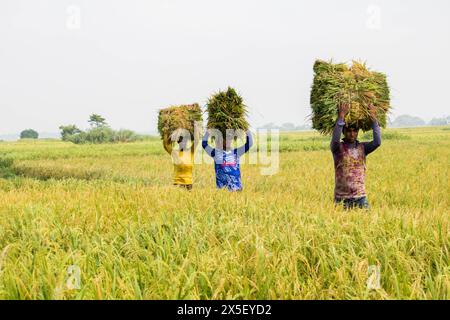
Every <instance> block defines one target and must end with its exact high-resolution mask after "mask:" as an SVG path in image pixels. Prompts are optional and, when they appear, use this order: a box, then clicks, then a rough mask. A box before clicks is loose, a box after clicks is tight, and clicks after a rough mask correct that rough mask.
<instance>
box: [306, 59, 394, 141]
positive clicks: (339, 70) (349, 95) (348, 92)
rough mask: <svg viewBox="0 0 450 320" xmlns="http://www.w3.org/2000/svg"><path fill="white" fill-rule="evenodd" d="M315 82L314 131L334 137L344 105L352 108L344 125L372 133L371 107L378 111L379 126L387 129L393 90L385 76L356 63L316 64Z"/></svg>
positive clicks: (322, 62)
mask: <svg viewBox="0 0 450 320" xmlns="http://www.w3.org/2000/svg"><path fill="white" fill-rule="evenodd" d="M313 69H314V80H313V85H312V89H311V99H310V103H311V110H312V113H311V116H310V117H311V120H312V124H313V129H315V130H318V131H319V132H321V133H322V134H331V133H332V132H333V128H334V126H335V124H336V121H337V116H338V108H339V105H340V104H342V103H348V104H349V105H350V110H349V113H348V114H347V116H346V118H345V121H346V123H347V124H349V125H354V126H357V127H358V128H360V129H362V130H363V131H368V130H371V129H372V119H371V118H370V113H369V105H370V104H373V105H374V106H375V108H376V117H377V120H378V123H379V124H380V126H382V127H385V126H386V119H387V113H388V112H389V110H390V89H389V86H388V83H387V79H386V75H385V74H383V73H380V72H375V71H371V70H369V69H368V68H367V67H366V65H365V64H363V63H360V62H357V61H353V63H352V65H351V66H348V65H347V64H345V63H337V64H333V63H332V62H326V61H322V60H317V61H316V62H315V64H314V68H313Z"/></svg>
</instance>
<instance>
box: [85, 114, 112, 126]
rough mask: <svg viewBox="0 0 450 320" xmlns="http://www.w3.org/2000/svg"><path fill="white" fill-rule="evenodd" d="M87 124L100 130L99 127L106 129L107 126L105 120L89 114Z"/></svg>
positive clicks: (97, 115) (99, 116)
mask: <svg viewBox="0 0 450 320" xmlns="http://www.w3.org/2000/svg"><path fill="white" fill-rule="evenodd" d="M88 122H89V124H90V125H91V127H95V128H101V127H107V126H108V124H107V123H106V119H105V118H103V117H102V116H101V115H99V114H95V113H94V114H91V115H90V116H89V121H88Z"/></svg>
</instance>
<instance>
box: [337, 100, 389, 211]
mask: <svg viewBox="0 0 450 320" xmlns="http://www.w3.org/2000/svg"><path fill="white" fill-rule="evenodd" d="M349 109H350V107H349V105H348V104H343V105H341V106H340V107H339V117H338V121H337V123H336V126H335V128H334V131H333V137H332V139H331V145H330V147H331V152H332V153H333V159H334V170H335V188H334V200H335V202H336V203H343V204H344V208H346V209H351V208H354V207H358V208H365V209H367V208H369V202H368V200H367V196H366V190H365V177H366V157H367V155H369V154H370V153H372V152H373V151H375V150H376V149H377V148H378V147H379V146H380V145H381V131H380V126H379V125H378V122H377V120H376V113H375V110H376V109H375V107H373V106H372V105H370V106H369V110H370V112H371V118H372V130H373V140H372V141H371V142H363V143H360V142H359V141H358V140H357V139H358V131H359V128H358V127H357V125H355V124H347V125H346V123H345V120H344V119H345V116H346V115H347V114H348V112H349ZM342 133H344V139H343V140H342V142H340V138H341V135H342Z"/></svg>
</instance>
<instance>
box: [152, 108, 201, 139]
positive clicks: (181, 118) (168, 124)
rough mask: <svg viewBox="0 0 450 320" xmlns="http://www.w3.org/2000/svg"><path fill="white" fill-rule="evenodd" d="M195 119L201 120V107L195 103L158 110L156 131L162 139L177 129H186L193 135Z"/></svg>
mask: <svg viewBox="0 0 450 320" xmlns="http://www.w3.org/2000/svg"><path fill="white" fill-rule="evenodd" d="M196 121H202V109H201V108H200V106H199V105H198V104H197V103H195V104H192V105H182V106H173V107H170V108H166V109H162V110H160V111H159V115H158V131H159V134H160V135H161V138H163V139H164V138H165V137H166V138H168V137H170V135H172V133H173V132H175V131H176V130H177V129H186V130H188V131H189V132H190V133H191V137H194V128H195V127H194V124H195V122H196Z"/></svg>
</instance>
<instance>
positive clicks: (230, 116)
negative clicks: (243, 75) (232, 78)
mask: <svg viewBox="0 0 450 320" xmlns="http://www.w3.org/2000/svg"><path fill="white" fill-rule="evenodd" d="M206 110H207V111H208V124H207V127H208V129H217V130H220V132H222V135H223V136H224V137H225V134H226V130H227V129H233V130H243V131H247V130H248V128H249V123H248V122H247V119H246V116H247V106H246V105H245V104H244V100H243V99H242V97H241V96H240V95H239V94H238V93H237V92H236V90H235V89H233V88H231V87H228V89H227V91H220V92H218V93H216V94H214V95H212V96H211V97H210V98H209V100H208V103H207V107H206Z"/></svg>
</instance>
